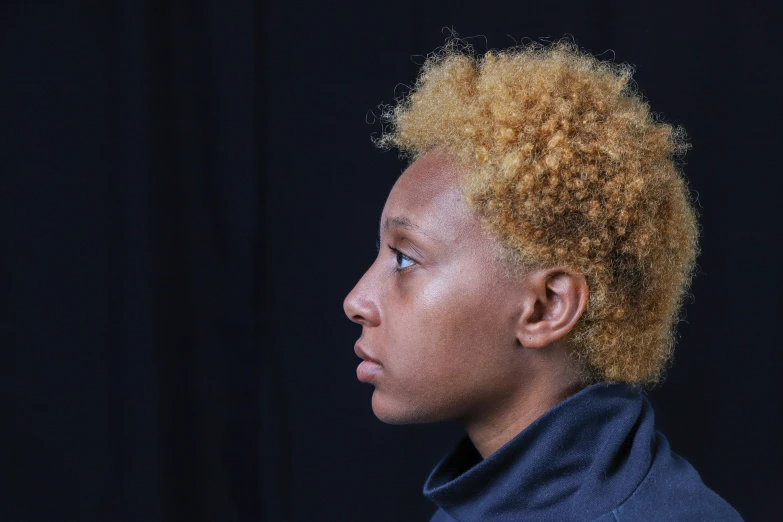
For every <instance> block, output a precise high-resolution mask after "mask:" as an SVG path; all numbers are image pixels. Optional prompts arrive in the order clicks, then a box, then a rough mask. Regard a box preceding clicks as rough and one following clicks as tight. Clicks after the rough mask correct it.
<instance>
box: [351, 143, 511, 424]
mask: <svg viewBox="0 0 783 522" xmlns="http://www.w3.org/2000/svg"><path fill="white" fill-rule="evenodd" d="M462 175H463V171H462V170H461V169H460V168H458V167H457V166H456V165H455V164H453V163H452V162H451V161H450V160H449V158H448V157H447V156H445V155H443V154H442V153H440V152H438V151H433V152H430V153H428V154H427V155H425V156H423V157H421V158H420V159H419V160H417V161H416V162H415V163H413V164H412V165H411V166H410V167H409V168H408V169H407V170H406V171H405V172H404V173H403V174H402V175H401V176H400V178H399V180H398V181H397V183H396V184H395V185H394V188H393V189H392V191H391V193H390V194H389V197H388V199H387V201H386V205H385V206H384V209H383V213H382V216H381V229H380V250H379V252H378V257H377V258H376V259H375V262H374V263H373V264H372V265H371V266H370V268H369V269H368V270H367V272H366V273H365V274H364V276H363V277H362V278H361V280H360V281H359V282H358V283H357V284H356V286H355V287H354V289H353V290H352V291H351V292H350V294H348V296H347V297H346V299H345V302H344V304H343V306H344V309H345V313H346V314H347V315H348V317H349V318H350V319H351V320H352V321H354V322H356V323H358V324H360V325H362V334H361V337H360V338H359V340H358V341H357V343H356V348H355V351H356V352H357V355H359V356H360V357H362V358H364V359H367V360H372V361H375V362H376V363H377V364H376V363H372V362H365V363H362V364H361V365H360V368H359V369H358V370H357V373H358V375H359V378H360V379H361V380H363V381H366V382H369V383H371V384H372V385H374V387H375V389H374V391H373V397H372V407H373V411H374V413H375V415H376V416H377V417H378V418H379V419H381V420H382V421H384V422H388V423H394V424H401V423H412V422H434V421H442V420H457V421H460V420H467V419H468V418H470V417H471V416H474V415H478V414H480V413H481V414H483V413H488V410H489V409H492V408H496V407H499V406H500V405H502V404H503V402H504V400H508V399H509V398H510V397H511V396H513V395H514V393H515V391H516V390H517V389H518V387H519V385H520V381H521V379H523V376H524V366H525V360H524V357H523V356H522V352H521V351H520V345H519V343H518V341H517V338H516V336H515V328H514V327H515V323H516V319H517V317H518V316H519V313H520V310H519V305H518V304H517V301H518V300H516V299H515V298H514V297H515V295H519V294H518V292H519V290H520V288H519V285H520V284H522V283H521V282H517V281H515V280H510V279H509V278H508V277H505V275H504V274H505V272H504V271H503V269H502V265H501V264H500V262H499V261H498V260H497V258H496V255H495V252H496V249H495V243H494V239H493V238H492V237H491V236H490V235H489V234H487V233H486V232H485V231H484V229H483V228H482V226H481V224H480V222H479V221H478V219H477V218H476V217H475V216H473V214H472V213H471V211H470V210H469V208H468V207H467V205H466V203H465V202H464V200H463V198H462V195H461V193H460V190H459V179H460V176H462Z"/></svg>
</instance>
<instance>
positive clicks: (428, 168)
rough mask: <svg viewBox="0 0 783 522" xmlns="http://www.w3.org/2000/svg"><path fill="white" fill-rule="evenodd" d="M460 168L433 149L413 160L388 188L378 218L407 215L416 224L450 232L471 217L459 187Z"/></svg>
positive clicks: (404, 216)
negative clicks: (386, 196) (381, 213)
mask: <svg viewBox="0 0 783 522" xmlns="http://www.w3.org/2000/svg"><path fill="white" fill-rule="evenodd" d="M461 174H462V171H461V170H460V168H459V166H458V165H456V164H455V163H454V162H452V161H451V160H449V158H448V157H446V156H445V155H443V154H442V153H439V152H437V151H433V152H428V153H427V154H426V155H424V156H422V157H421V158H419V159H418V160H416V161H415V162H414V163H413V164H412V165H411V166H410V167H408V169H406V170H405V172H403V173H402V175H401V176H400V178H399V179H398V180H397V183H395V185H394V188H392V191H391V193H390V194H389V197H388V199H387V200H386V206H385V207H384V210H383V215H382V217H381V222H382V223H384V222H385V221H386V219H388V218H399V217H401V218H407V219H409V220H410V221H412V222H413V223H415V224H416V225H419V226H420V227H422V228H427V229H437V230H438V231H439V232H441V233H442V234H446V235H447V236H451V235H452V233H453V232H456V231H457V230H453V229H459V228H463V227H464V226H465V225H467V224H468V222H470V221H473V217H472V215H471V214H470V212H469V210H468V208H467V206H466V205H465V203H464V201H463V198H462V194H461V192H460V188H459V182H460V176H461Z"/></svg>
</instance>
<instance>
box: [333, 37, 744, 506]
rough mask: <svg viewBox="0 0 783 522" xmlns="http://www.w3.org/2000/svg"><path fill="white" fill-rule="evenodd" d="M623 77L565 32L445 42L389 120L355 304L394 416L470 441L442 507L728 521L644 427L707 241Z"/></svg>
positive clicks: (654, 127) (439, 497)
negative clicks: (373, 254) (490, 46)
mask: <svg viewBox="0 0 783 522" xmlns="http://www.w3.org/2000/svg"><path fill="white" fill-rule="evenodd" d="M630 81H631V69H630V68H629V67H626V66H621V65H615V64H610V63H606V62H601V61H599V60H597V59H595V58H594V57H593V56H591V55H589V54H586V53H583V52H581V51H579V50H578V49H577V48H576V47H575V46H573V45H571V44H568V43H556V44H554V45H551V46H548V47H543V46H538V45H529V46H525V47H520V48H515V49H511V50H509V51H507V52H503V53H493V52H489V53H487V54H486V55H485V56H483V57H476V56H474V55H473V54H472V52H471V50H470V49H469V48H467V49H461V48H460V47H459V44H458V42H455V41H452V42H450V43H449V44H448V45H447V46H446V47H445V48H444V49H443V50H442V51H441V52H439V53H437V54H434V55H432V56H431V57H430V58H429V59H428V60H427V62H426V63H425V65H424V67H423V69H422V72H421V74H420V76H419V79H418V81H417V83H416V85H415V87H414V89H413V91H412V92H411V94H410V95H409V96H407V97H406V98H404V99H403V100H401V101H400V102H399V103H398V105H397V106H396V107H393V108H389V109H388V110H386V112H385V114H384V118H385V120H386V121H387V122H388V124H389V128H388V131H387V132H386V133H385V134H384V135H383V136H382V137H381V138H380V139H379V140H378V144H379V145H380V146H382V147H387V148H388V147H393V146H394V147H398V148H399V149H400V151H401V152H402V153H404V154H406V155H407V156H408V157H409V158H410V159H411V160H412V162H411V164H410V166H409V168H408V169H407V170H406V171H405V172H404V173H403V174H402V175H401V176H400V178H399V180H398V181H397V183H396V184H395V185H394V188H393V189H392V191H391V193H390V194H389V197H388V199H387V201H386V205H385V207H384V209H383V214H382V217H381V229H380V236H379V251H378V257H377V258H376V260H375V262H374V263H373V265H372V266H371V267H370V268H369V270H368V271H367V272H366V273H365V274H364V276H363V277H362V278H361V280H360V281H359V283H358V284H357V285H356V287H355V288H354V289H353V290H352V291H351V293H350V294H349V295H348V296H347V297H346V299H345V303H344V308H345V312H346V314H347V315H348V317H349V318H350V319H351V320H352V321H354V322H356V323H359V324H361V325H362V335H361V337H360V339H359V340H358V341H357V343H356V346H355V352H356V354H357V355H358V356H359V357H360V358H361V359H363V361H362V363H361V364H360V365H359V367H358V368H357V376H358V378H359V379H360V380H361V381H363V382H368V383H370V384H372V385H373V386H374V387H375V388H374V392H373V397H372V407H373V411H374V413H375V415H376V416H377V417H378V418H379V419H381V420H382V421H384V422H387V423H394V424H402V423H414V422H437V421H446V420H452V421H456V422H459V423H460V424H461V425H463V426H464V428H465V430H466V437H465V438H464V439H463V440H462V441H461V442H460V443H459V444H458V445H457V447H456V448H455V449H454V450H453V451H452V452H451V453H450V454H449V455H447V456H446V457H445V458H444V459H443V460H441V462H440V463H439V464H438V465H437V466H436V467H435V469H434V470H433V472H432V473H431V474H430V476H429V478H428V479H427V482H426V483H425V486H424V494H425V495H426V496H427V497H428V498H430V499H431V500H432V501H434V502H435V504H437V505H438V507H439V509H438V511H437V512H436V513H435V515H434V516H433V518H432V520H433V521H449V520H461V521H463V520H464V521H468V520H481V521H493V520H559V521H565V520H580V521H582V520H602V521H603V520H606V521H609V520H613V521H616V520H620V521H623V520H740V517H739V515H738V514H737V512H736V511H735V510H733V509H732V508H731V507H730V506H729V505H728V504H727V503H726V502H725V501H723V499H721V498H720V497H719V496H718V495H717V494H715V493H714V492H713V491H711V490H710V489H708V488H707V487H706V486H705V485H704V484H703V483H702V481H701V479H700V478H699V475H698V473H697V472H696V471H695V470H694V469H693V467H691V466H690V465H689V464H688V463H687V462H686V461H684V460H683V459H682V458H681V457H679V456H678V455H676V454H675V453H673V452H672V451H671V450H670V449H669V445H668V443H667V441H666V438H665V437H664V436H663V435H662V434H661V433H660V432H657V431H656V430H655V428H654V422H653V412H652V408H651V406H650V403H649V402H648V401H647V399H646V398H645V397H644V396H643V395H642V393H641V387H642V386H645V385H651V384H654V383H656V382H659V381H660V379H661V375H662V371H663V369H664V367H665V365H666V364H667V362H668V361H669V360H670V357H671V353H672V348H673V344H674V327H675V325H676V322H677V318H678V314H679V311H680V308H681V301H682V297H683V295H684V293H685V292H686V290H687V288H688V286H689V283H690V280H691V275H692V271H693V267H694V261H695V257H696V254H697V250H698V244H697V237H698V225H697V221H696V217H695V212H694V210H693V207H692V204H691V200H690V196H689V193H688V190H687V187H686V184H685V182H684V180H683V178H682V176H681V175H680V173H679V172H678V170H677V166H676V163H675V161H676V159H677V157H678V155H679V154H681V153H683V152H684V151H685V149H686V148H687V144H686V143H685V142H684V133H683V132H682V131H681V129H675V128H672V127H671V126H670V125H667V124H665V123H662V122H659V121H656V119H655V118H653V117H652V116H651V114H650V112H649V108H648V106H647V104H646V103H644V102H643V101H642V100H641V98H640V97H639V96H638V95H636V94H635V93H634V92H632V89H631V87H630Z"/></svg>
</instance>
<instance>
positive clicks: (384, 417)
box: [372, 389, 446, 425]
mask: <svg viewBox="0 0 783 522" xmlns="http://www.w3.org/2000/svg"><path fill="white" fill-rule="evenodd" d="M372 411H373V413H374V414H375V416H376V417H378V420H380V421H381V422H385V423H386V424H395V425H399V424H423V423H428V422H439V421H442V420H446V419H444V418H443V415H442V414H441V415H439V412H438V409H437V408H436V407H433V406H432V405H427V404H424V403H423V402H415V401H404V400H400V399H396V398H392V397H389V396H388V395H386V394H384V393H383V392H379V391H378V390H377V389H376V390H375V391H374V392H373V394H372Z"/></svg>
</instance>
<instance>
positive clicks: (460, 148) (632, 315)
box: [376, 39, 698, 384]
mask: <svg viewBox="0 0 783 522" xmlns="http://www.w3.org/2000/svg"><path fill="white" fill-rule="evenodd" d="M632 73H633V70H632V68H631V67H630V66H628V65H621V64H615V63H611V62H606V61H601V60H598V59H597V58H595V57H594V56H592V55H591V54H589V53H586V52H584V51H581V50H579V48H578V47H577V46H576V45H575V44H573V43H571V42H568V41H559V42H555V43H552V44H549V45H542V44H537V43H531V44H527V45H525V46H520V47H515V48H512V49H508V50H505V51H503V52H495V51H489V52H487V53H486V54H484V55H483V56H477V55H476V54H475V53H474V52H473V50H472V48H471V47H470V46H469V45H465V44H464V43H462V42H461V41H459V40H456V39H452V40H450V41H448V42H447V44H446V46H445V47H443V48H442V49H440V50H439V51H437V52H435V53H433V54H431V55H430V56H429V57H428V58H427V60H426V62H425V63H424V65H423V67H422V70H421V72H420V74H419V77H418V79H417V81H416V83H415V85H414V86H413V88H412V90H411V92H409V93H408V94H407V95H406V96H403V97H401V98H400V99H398V100H397V103H396V105H395V106H385V107H383V114H382V120H383V121H384V123H385V125H384V132H383V133H382V135H381V136H380V137H379V138H378V139H377V140H376V144H377V145H378V146H380V147H382V148H391V147H397V148H399V150H400V152H401V154H402V155H403V156H407V157H408V158H409V159H410V161H415V160H416V159H417V158H418V157H420V156H421V155H423V154H424V153H426V152H427V151H429V150H432V149H440V150H442V151H444V152H446V153H447V154H448V155H449V156H451V157H452V158H454V159H456V160H457V161H459V162H460V163H461V164H462V165H463V166H465V167H466V169H467V171H468V172H469V175H468V176H467V177H466V179H465V180H464V181H463V186H462V190H463V193H464V197H465V200H466V202H467V203H468V205H469V206H470V208H472V209H473V211H474V212H475V214H476V216H477V217H478V218H479V219H480V220H481V222H482V223H483V224H484V226H486V227H487V228H488V229H489V230H490V231H491V232H493V233H494V235H495V237H497V239H498V242H499V245H501V246H502V247H503V248H502V249H503V251H504V252H505V253H506V254H507V257H506V259H507V260H508V261H509V262H510V266H511V267H512V268H513V270H512V273H513V274H520V273H524V272H525V271H527V270H530V269H532V268H536V267H545V266H556V265H562V264H565V265H567V266H570V267H572V268H573V269H575V270H577V271H578V272H580V273H582V274H584V276H585V277H586V279H587V282H588V285H589V288H590V298H589V301H588V304H587V308H586V310H585V312H584V314H583V315H582V317H581V318H580V319H579V321H578V322H577V324H576V326H575V327H574V328H573V329H572V331H571V332H569V335H568V337H567V340H568V341H569V342H570V343H571V345H572V346H573V347H574V355H575V357H576V358H577V360H578V362H579V363H580V367H581V368H582V369H583V370H585V372H586V373H585V375H586V378H587V380H588V381H593V382H595V381H625V382H631V383H635V384H653V383H655V382H658V381H659V380H660V379H661V377H662V374H663V370H664V369H665V367H666V365H667V363H668V362H669V360H670V358H671V354H672V350H673V346H674V341H675V328H674V327H675V325H676V323H677V322H678V320H679V311H680V310H681V304H682V299H683V296H684V295H685V292H686V291H687V289H688V286H689V284H690V281H691V278H692V274H693V271H694V267H695V258H696V255H697V253H698V224H697V221H696V212H695V210H694V208H693V205H692V202H691V197H690V193H689V191H688V188H687V185H686V182H685V181H684V179H683V177H682V176H681V174H680V172H679V170H678V165H677V159H678V158H679V157H680V156H681V155H682V154H683V153H684V152H685V150H686V149H687V148H688V144H687V143H686V141H685V133H684V131H683V130H682V128H680V127H677V128H674V127H672V126H671V125H668V124H665V123H663V122H661V121H659V119H658V118H657V117H655V116H654V115H653V114H652V113H651V112H650V110H649V106H648V104H647V103H646V102H645V101H644V100H643V99H642V98H641V96H640V95H638V94H637V92H636V89H635V85H634V83H633V82H632V78H631V76H632Z"/></svg>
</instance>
